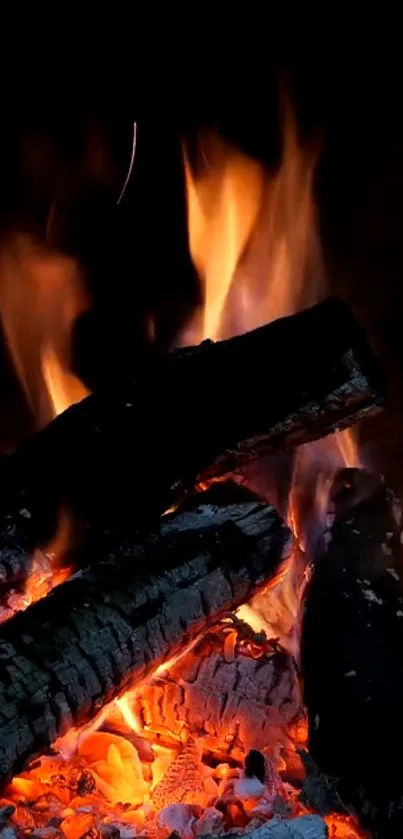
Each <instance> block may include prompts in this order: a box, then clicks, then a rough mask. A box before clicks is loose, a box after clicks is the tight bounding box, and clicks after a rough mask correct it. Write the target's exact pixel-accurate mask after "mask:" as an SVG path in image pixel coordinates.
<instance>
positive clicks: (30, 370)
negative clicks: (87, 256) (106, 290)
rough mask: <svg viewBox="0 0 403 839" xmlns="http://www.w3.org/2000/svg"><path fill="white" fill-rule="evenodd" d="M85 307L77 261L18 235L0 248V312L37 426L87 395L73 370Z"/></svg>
mask: <svg viewBox="0 0 403 839" xmlns="http://www.w3.org/2000/svg"><path fill="white" fill-rule="evenodd" d="M86 307H87V300H86V296H85V293H84V288H83V278H82V274H81V271H80V269H79V267H78V264H77V262H76V261H75V260H74V259H72V258H69V257H67V256H64V255H63V254H61V253H59V252H57V251H54V250H51V249H50V248H45V247H44V246H42V245H40V244H38V243H37V242H36V241H34V240H33V239H31V238H29V237H28V236H23V235H15V236H13V237H10V238H9V239H8V241H6V242H5V243H3V245H2V247H1V250H0V314H1V319H2V324H3V329H4V333H5V336H6V340H7V343H8V347H9V350H10V353H11V356H12V359H13V362H14V366H15V369H16V371H17V373H18V376H19V379H20V382H21V385H22V387H23V389H24V392H25V395H26V398H27V401H28V404H29V406H30V408H31V410H32V412H33V415H34V417H35V420H36V423H37V425H38V427H41V426H43V425H45V424H46V423H47V422H49V421H50V420H51V419H52V418H53V417H55V416H56V415H57V414H58V413H60V412H61V411H63V410H65V408H67V407H68V406H69V405H71V404H72V403H73V402H78V401H80V400H81V399H83V397H84V396H86V395H87V390H86V388H85V387H84V385H83V384H82V382H80V380H79V379H78V378H77V377H76V376H74V375H73V373H71V371H70V357H71V337H72V330H73V326H74V323H75V320H76V318H77V317H78V316H79V315H80V314H81V313H82V312H83V311H84V310H85V308H86Z"/></svg>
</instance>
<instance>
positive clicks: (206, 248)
mask: <svg viewBox="0 0 403 839" xmlns="http://www.w3.org/2000/svg"><path fill="white" fill-rule="evenodd" d="M199 156H200V159H201V161H202V162H201V165H200V166H199V167H198V168H197V170H196V171H195V170H194V169H192V167H191V165H190V163H189V160H188V157H187V156H186V154H185V175H186V186H187V210H188V230H189V247H190V252H191V256H192V259H193V262H194V264H195V266H196V268H197V270H198V273H199V276H200V278H201V282H202V285H203V292H204V301H203V311H202V318H200V313H198V314H197V315H196V317H195V318H194V320H193V322H192V323H191V324H190V325H189V327H188V329H187V330H186V334H185V336H183V337H182V342H183V343H185V342H188V341H189V340H193V341H195V340H197V339H199V340H200V339H203V338H213V339H218V338H223V337H230V336H231V335H234V334H238V333H240V332H244V331H246V330H248V329H253V328H255V327H257V326H260V325H261V324H263V323H267V322H268V321H271V320H274V319H275V318H278V317H281V316H283V315H287V314H290V313H292V312H294V311H296V310H297V309H298V308H299V307H300V306H301V305H303V304H310V303H314V302H316V300H317V299H318V297H319V295H320V293H321V288H322V264H321V255H320V247H319V244H318V238H317V233H316V223H315V222H316V219H315V216H316V212H315V205H314V201H313V178H314V173H315V167H316V158H317V152H316V149H308V150H306V149H304V148H303V147H302V146H300V144H299V142H298V134H297V129H296V125H295V121H294V119H293V118H292V116H291V114H290V113H288V112H286V118H285V127H284V150H283V160H282V164H281V166H280V169H279V171H278V173H277V174H276V175H274V176H270V175H269V174H268V173H267V172H266V171H265V169H264V167H263V166H262V165H261V164H259V163H258V162H256V161H255V160H252V159H251V158H249V157H248V156H247V155H245V154H243V153H242V152H240V151H238V150H235V149H233V148H232V147H231V146H229V145H228V144H227V143H225V142H224V140H222V139H219V138H218V137H217V136H216V135H215V134H212V135H210V136H209V137H207V138H206V137H204V138H202V139H201V141H200V155H199Z"/></svg>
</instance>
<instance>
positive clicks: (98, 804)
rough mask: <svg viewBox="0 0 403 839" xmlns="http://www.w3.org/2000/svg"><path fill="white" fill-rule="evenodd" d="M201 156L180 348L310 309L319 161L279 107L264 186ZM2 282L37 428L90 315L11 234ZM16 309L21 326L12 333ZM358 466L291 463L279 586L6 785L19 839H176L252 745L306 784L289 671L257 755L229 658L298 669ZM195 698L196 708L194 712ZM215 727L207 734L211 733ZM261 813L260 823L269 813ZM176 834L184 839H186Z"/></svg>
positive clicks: (77, 281) (219, 795) (341, 438)
mask: <svg viewBox="0 0 403 839" xmlns="http://www.w3.org/2000/svg"><path fill="white" fill-rule="evenodd" d="M199 158H200V159H199V162H198V165H196V166H195V165H194V163H193V162H191V160H190V157H189V156H188V155H187V153H185V158H184V166H185V178H186V188H187V208H188V228H189V246H190V251H191V255H192V258H193V261H194V264H195V266H196V268H197V270H198V272H199V275H200V279H201V283H202V287H203V296H204V300H203V308H202V311H201V312H198V313H197V315H196V317H195V318H194V320H193V321H192V322H191V323H190V324H189V325H188V327H187V330H186V333H185V334H184V335H182V336H181V342H182V343H187V342H189V341H191V342H195V341H199V340H202V339H203V338H207V337H210V338H213V339H220V338H223V337H229V336H230V335H233V334H236V333H239V332H242V331H245V330H247V329H252V328H254V327H256V326H259V325H261V324H262V323H264V322H267V321H270V320H273V319H274V318H277V317H280V316H282V315H286V314H290V313H292V312H294V311H296V310H297V309H298V308H300V307H302V306H304V305H308V304H310V303H313V302H316V300H317V299H318V297H319V296H320V294H321V290H322V276H323V275H322V262H321V255H320V248H319V245H318V237H317V233H316V219H315V215H316V214H315V204H314V200H313V192H312V189H313V178H314V172H315V166H316V161H317V149H316V148H310V149H303V148H302V147H301V145H300V144H299V141H298V133H297V130H296V125H295V121H294V120H293V118H292V116H291V114H290V112H289V110H287V109H286V112H285V121H284V143H283V159H282V164H281V166H280V169H279V171H278V172H277V174H275V175H270V174H269V173H267V172H266V171H265V170H264V168H263V166H262V165H261V164H259V163H257V162H256V161H254V160H252V159H251V158H249V157H248V156H247V155H245V154H243V153H242V152H240V151H239V150H236V149H234V148H232V147H231V146H230V145H229V144H228V143H226V142H225V141H224V140H222V139H221V138H219V137H218V136H217V135H216V134H211V135H209V136H204V137H203V139H202V141H201V143H200V148H199ZM0 279H1V286H0V310H1V314H2V318H3V323H4V329H5V333H6V335H7V339H8V343H9V346H10V350H11V352H12V354H13V358H14V363H15V366H16V369H17V370H18V372H19V375H20V378H21V382H22V384H23V386H24V388H25V391H26V394H27V398H28V399H29V401H30V404H31V407H32V409H33V410H34V412H35V416H36V417H37V421H38V424H43V423H44V422H47V421H48V420H49V419H50V418H51V416H52V415H55V414H56V413H58V412H60V411H62V410H64V409H65V408H66V407H67V406H68V405H69V404H71V403H72V402H74V401H77V400H79V399H80V398H82V397H83V396H84V395H85V389H84V388H83V386H82V385H81V383H80V382H79V381H78V380H77V379H76V378H75V377H74V376H73V375H72V374H71V372H70V365H69V356H70V340H71V330H72V327H73V324H74V320H75V318H76V317H77V315H78V314H79V313H80V312H81V311H83V309H84V308H85V305H86V301H85V298H84V295H83V292H82V283H81V277H80V275H79V272H78V270H77V266H76V264H75V263H74V262H73V260H68V259H67V258H66V257H62V256H61V255H60V254H55V253H54V252H51V251H44V250H42V249H40V248H39V247H38V246H37V245H34V244H33V243H32V242H31V241H30V240H27V239H26V238H22V237H18V239H16V240H14V241H13V243H12V247H11V246H10V247H8V248H7V249H4V251H3V253H2V254H0ZM22 289H23V290H24V294H25V293H26V297H27V298H29V299H28V302H27V301H26V300H24V295H21V290H22ZM28 303H29V308H28ZM27 312H29V313H30V320H29V324H28V325H29V328H28V334H27V335H24V323H25V321H26V320H27ZM38 375H39V380H38ZM358 460H359V458H358V450H357V446H356V443H355V440H354V437H353V436H352V434H351V432H342V433H338V434H335V435H333V436H332V437H330V438H327V439H326V440H324V441H318V443H314V444H310V445H309V446H304V447H302V448H301V449H300V450H299V451H298V453H297V455H296V458H295V463H294V471H293V479H292V486H291V491H290V498H289V510H288V519H289V523H290V525H291V527H292V529H293V531H294V534H295V536H296V541H297V547H296V549H295V551H294V553H293V555H292V557H291V558H290V559H289V561H288V563H287V565H286V566H284V568H283V569H282V571H281V573H280V574H279V576H278V577H277V579H276V580H275V581H273V582H272V584H270V585H269V586H268V587H267V589H266V591H264V592H262V593H261V594H260V595H259V596H258V597H256V598H254V600H253V601H252V602H250V603H247V604H245V605H244V606H242V607H241V608H240V609H239V610H238V611H237V614H236V615H235V616H230V617H228V618H227V619H226V620H224V621H223V622H222V623H221V624H220V626H219V627H217V628H215V629H213V630H212V631H211V632H210V633H208V634H207V635H206V636H205V637H204V638H203V639H196V640H195V641H194V642H193V643H192V645H190V646H189V647H187V648H184V649H183V650H182V651H180V653H179V654H178V655H177V656H175V657H174V658H172V659H171V660H169V661H167V662H165V663H164V664H162V665H161V666H160V667H158V668H157V669H156V671H155V672H154V674H153V676H152V677H151V678H150V679H149V680H148V681H147V683H143V684H142V685H137V686H136V687H135V688H131V689H129V690H128V691H127V692H126V693H125V694H124V695H123V696H122V697H120V698H119V699H117V700H115V701H114V702H112V703H111V704H110V705H109V706H106V707H104V708H103V709H102V711H101V712H100V713H99V714H98V716H97V717H96V718H95V719H93V720H92V721H91V723H90V724H89V725H87V726H86V727H84V728H82V729H75V730H73V729H71V730H70V731H68V732H67V734H66V735H65V736H64V737H63V738H60V739H59V740H58V741H57V742H56V743H55V744H54V753H53V754H50V755H46V756H43V757H42V758H41V759H40V760H39V761H37V762H36V763H35V764H33V765H32V766H31V767H30V769H29V770H28V771H27V772H25V773H24V775H23V776H19V777H16V778H14V780H13V781H12V783H11V784H10V786H9V788H8V789H7V790H6V795H7V796H8V799H7V800H10V801H12V802H15V803H16V804H17V805H18V806H17V809H16V812H15V814H14V816H13V818H14V819H15V821H14V822H13V823H14V824H15V826H16V827H17V829H18V830H19V831H20V830H21V829H22V826H23V825H24V824H28V825H29V827H28V829H29V831H30V832H32V831H34V830H35V829H37V828H38V827H40V828H43V826H44V824H48V823H50V821H51V819H52V818H57V819H58V822H57V823H58V824H60V829H61V831H62V832H63V834H64V835H65V836H66V837H67V839H79V837H80V836H83V835H84V834H85V835H95V834H96V835H101V833H102V831H101V830H100V828H101V826H103V827H105V826H107V825H109V826H110V827H111V828H112V825H115V824H116V823H117V822H118V823H119V824H120V826H122V827H123V830H124V831H125V835H133V831H134V832H136V831H137V832H140V833H141V834H142V835H147V834H150V835H158V836H160V837H161V839H163V836H165V835H168V834H169V833H171V832H172V830H175V829H177V827H176V825H174V826H172V825H168V823H166V824H164V825H162V824H161V822H159V818H160V811H161V809H162V808H165V807H166V806H168V807H170V806H172V805H175V804H177V803H178V802H180V803H181V804H185V805H186V806H189V807H191V808H193V809H192V810H191V818H192V819H193V818H197V816H198V813H199V808H200V806H202V807H204V808H206V807H211V805H214V803H217V802H218V801H220V802H222V800H223V797H225V795H226V793H227V792H228V790H231V783H233V781H234V778H238V777H239V776H240V775H241V773H242V766H243V762H244V759H245V756H246V752H247V748H250V747H251V748H260V749H261V750H262V751H264V754H265V759H266V758H267V759H270V761H272V767H273V768H272V771H273V773H274V774H276V773H277V771H279V770H283V769H285V770H290V769H291V768H292V769H293V770H294V771H296V772H297V773H298V771H299V772H300V778H301V777H302V774H301V773H302V768H301V767H300V766H298V765H297V763H298V755H297V749H298V748H299V747H300V746H301V745H306V741H307V734H308V732H307V724H306V720H305V718H304V717H303V715H302V714H301V700H300V694H299V692H298V688H299V684H298V679H297V674H296V670H295V668H294V670H293V671H292V672H293V673H294V682H296V684H295V683H293V684H292V685H290V684H289V683H288V681H287V680H291V675H290V673H288V674H287V677H286V682H285V686H284V685H283V686H282V689H283V690H290V691H291V692H292V691H294V692H293V693H292V696H293V699H292V700H291V699H290V697H289V695H288V694H286V696H287V699H288V705H290V706H292V702H293V701H295V703H296V708H297V714H296V717H294V718H293V719H289V720H288V724H287V725H286V723H285V722H284V720H283V721H281V720H280V713H279V721H278V725H277V722H276V725H274V724H273V726H272V728H273V729H274V730H273V731H272V730H271V729H270V730H269V728H270V726H269V727H268V728H263V729H262V730H263V732H264V733H263V735H262V738H261V742H252V743H251V744H249V746H248V747H247V739H248V736H250V735H248V732H250V731H251V730H252V729H251V728H250V723H252V722H253V717H254V710H253V709H252V708H251V703H250V701H249V695H248V697H247V701H246V702H244V703H243V704H242V703H241V702H238V698H237V697H234V700H235V701H234V703H232V697H231V687H230V685H231V683H232V681H233V680H234V675H233V673H234V672H235V670H234V671H233V670H232V668H233V665H234V663H235V664H236V659H237V657H240V656H241V657H244V658H245V659H247V667H248V668H250V670H249V669H248V671H247V672H248V673H249V672H252V673H253V672H256V671H253V666H254V664H255V662H256V660H258V661H259V666H260V665H262V667H261V669H262V671H263V670H264V668H265V667H266V668H267V672H271V668H272V667H273V663H272V656H273V654H274V651H275V650H276V644H280V645H281V648H282V650H285V651H287V652H288V653H289V654H290V659H291V661H293V662H295V659H297V658H298V648H299V619H300V604H301V596H302V592H303V589H304V586H305V583H306V579H307V574H308V572H307V557H308V558H309V556H310V550H311V546H312V539H313V537H312V529H314V526H316V525H317V523H318V522H319V523H320V525H321V526H323V519H324V516H325V512H326V504H327V493H328V487H329V482H330V480H331V478H332V476H333V474H334V471H335V470H336V469H337V468H338V467H339V466H341V465H354V464H356V463H357V462H358ZM199 488H201V487H199ZM307 496H308V499H307ZM309 496H310V497H309ZM307 503H308V506H307ZM167 512H168V511H167ZM67 538H68V533H67V531H66V532H65V533H64V536H63V526H62V524H61V532H60V533H59V534H58V539H59V542H58V543H57V545H56V547H55V545H53V552H54V553H55V555H56V556H58V555H60V553H62V552H63V549H62V547H60V545H61V546H63V544H64V541H65V540H66V539H67ZM56 542H57V540H56ZM50 547H51V546H50ZM48 553H49V554H50V553H51V550H50V548H49V550H48ZM39 560H40V556H39V554H38V556H37V562H39ZM35 567H36V566H35V561H34V568H35ZM59 572H60V573H64V572H63V569H62V568H60V567H59V566H58V564H57V561H56V562H55V563H54V565H53V568H52V573H53V576H52V577H51V579H52V582H53V580H55V579H57V574H58V573H59ZM48 590H50V589H49V588H47V583H46V582H45V581H44V580H43V579H41V578H40V574H39V578H38V580H37V583H36V584H34V578H32V579H31V580H30V581H28V583H27V587H26V591H25V596H26V598H27V599H28V600H29V599H30V602H32V600H34V599H38V598H39V597H42V596H45V595H46V593H47V591H48ZM20 608H22V607H20ZM282 655H283V653H282ZM203 657H204V659H203ZM210 657H213V658H212V659H211V667H212V669H213V670H214V668H215V666H216V663H215V662H216V661H217V657H218V660H219V661H223V662H225V663H226V664H227V665H228V668H229V671H228V672H230V673H231V675H230V676H228V681H225V682H223V685H221V684H220V685H219V687H218V693H219V700H218V703H219V704H218V705H217V709H218V708H220V707H221V708H222V713H223V718H225V721H224V722H222V725H221V720H220V711H219V710H216V709H215V706H214V697H215V695H216V694H217V688H215V692H213V693H212V695H211V698H210V700H211V706H212V707H211V708H210V705H209V706H208V707H209V714H210V713H211V718H210V717H209V719H207V720H206V719H205V709H206V707H207V706H206V705H203V692H204V691H205V685H204V684H203V683H202V684H200V683H199V681H198V673H199V669H200V668H201V666H202V664H203V660H204V661H207V662H208V663H209V660H210ZM186 670H187V672H188V673H189V672H190V674H191V678H190V682H189V683H188V684H190V686H191V691H192V693H191V696H192V697H193V700H192V701H190V700H189V702H188V701H187V699H186V703H185V705H186V707H185V714H184V717H183V718H179V716H178V707H179V705H180V703H181V701H183V696H184V695H185V694H184V691H185V685H186V684H187V683H186V681H185V677H184V673H186ZM236 681H237V680H236ZM252 682H253V677H252V678H251V684H252ZM223 692H224V693H225V698H224V701H223V702H222V703H221V700H222V696H221V694H222V693H223ZM200 697H201V700H200V701H201V708H202V711H200V710H199V711H197V707H198V700H199V698H200ZM220 703H221V705H220ZM193 704H194V705H195V708H196V710H195V708H193ZM288 705H287V707H288ZM233 706H234V716H233V718H232V719H231V718H230V714H229V712H230V710H231V708H232V707H233ZM203 709H204V710H203ZM192 713H194V718H193V727H192ZM227 713H228V715H229V721H228V720H227V719H226V714H227ZM256 713H257V710H256ZM216 719H217V720H218V724H219V727H220V732H219V734H216V733H215V725H216V723H215V720H216ZM201 732H203V733H201ZM285 742H287V746H285V745H284V744H285ZM279 743H280V747H279ZM278 784H279V788H281V789H282V792H283V794H284V796H287V795H289V785H284V786H283V787H282V785H281V779H280V778H278ZM287 786H288V791H287ZM38 803H39V807H38ZM246 804H247V806H246V807H243V806H242V812H241V811H240V810H239V808H238V807H237V806H235V805H233V803H232V804H231V805H230V806H229V807H228V812H227V813H226V818H227V819H229V827H230V828H231V827H234V826H236V825H238V823H239V819H241V822H242V826H244V825H245V824H247V823H248V821H250V820H251V819H252V818H253V812H254V801H252V800H250V799H248V801H247V802H246ZM266 806H267V801H266ZM290 806H291V808H292V812H293V815H298V814H299V813H300V812H301V806H302V805H301V803H300V802H299V801H298V798H297V791H296V790H295V796H294V798H292V797H291V799H290ZM231 807H232V809H231ZM36 808H37V809H36ZM164 812H165V809H164ZM215 812H216V813H217V810H216V811H215ZM268 813H269V815H268V818H269V817H270V815H271V811H270V809H269V811H268ZM45 814H46V815H45ZM242 820H244V821H242ZM327 823H328V825H329V828H330V830H331V831H332V835H334V836H350V837H355V839H358V837H360V836H361V835H362V834H361V833H360V831H359V830H358V829H356V826H355V824H354V822H353V820H352V819H349V818H347V817H339V816H336V815H334V814H332V815H331V816H329V817H328V818H327ZM226 829H227V825H226ZM128 830H129V831H131V833H128V832H127V831H128ZM183 830H184V832H183V833H182V835H183V836H185V835H187V833H186V830H185V828H183ZM188 831H190V827H189V825H188ZM208 832H215V831H214V830H212V831H208ZM198 833H200V834H201V835H202V833H203V832H202V831H197V830H196V829H195V830H194V835H198ZM122 835H123V834H122ZM192 835H193V832H192Z"/></svg>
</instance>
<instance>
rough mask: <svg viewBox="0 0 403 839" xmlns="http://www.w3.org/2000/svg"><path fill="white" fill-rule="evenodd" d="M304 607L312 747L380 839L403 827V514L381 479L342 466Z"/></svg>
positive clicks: (347, 801)
mask: <svg viewBox="0 0 403 839" xmlns="http://www.w3.org/2000/svg"><path fill="white" fill-rule="evenodd" d="M330 513H331V517H332V518H333V519H334V521H333V524H332V526H331V527H330V530H329V532H328V533H327V534H326V539H325V541H326V546H325V547H324V549H323V552H322V554H321V555H320V556H319V557H318V558H317V561H316V563H315V565H314V571H313V575H312V578H311V581H310V583H309V585H308V588H307V592H306V601H305V610H304V611H305V614H304V620H303V632H302V666H303V677H304V689H305V702H306V705H307V709H308V715H309V723H310V725H309V730H310V735H309V751H310V753H311V754H312V756H313V758H314V759H315V761H316V763H317V764H318V766H319V768H320V770H322V772H324V773H326V774H327V775H328V776H333V777H334V778H338V779H339V781H338V790H339V793H340V795H341V799H342V801H343V802H344V803H345V804H349V805H352V806H354V808H355V809H356V810H357V811H358V812H359V813H360V814H361V817H362V819H363V822H364V823H365V824H366V825H367V827H369V828H370V830H371V831H372V832H373V835H374V836H379V837H382V839H389V837H396V836H399V835H400V834H401V832H402V830H403V806H402V800H401V792H402V788H403V772H402V769H401V765H400V762H399V760H397V761H392V762H391V760H390V753H391V751H392V752H393V753H394V754H395V755H396V756H397V755H400V754H401V753H402V751H403V735H402V733H401V727H400V726H399V724H398V720H399V718H400V715H401V708H402V705H403V570H402V569H403V563H402V560H403V555H402V545H401V508H400V505H399V504H398V503H397V500H396V498H394V496H393V494H392V493H391V492H390V491H389V490H388V488H387V487H386V485H385V483H384V481H383V480H382V479H381V478H380V476H378V475H373V474H371V473H369V472H367V471H366V470H358V469H345V470H342V471H341V472H340V473H339V474H338V475H337V476H336V478H335V481H334V484H333V489H332V493H331V499H330Z"/></svg>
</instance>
